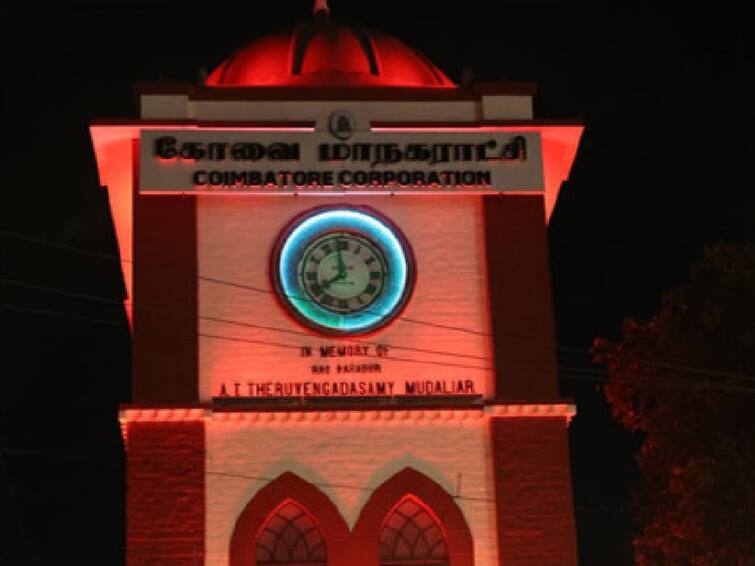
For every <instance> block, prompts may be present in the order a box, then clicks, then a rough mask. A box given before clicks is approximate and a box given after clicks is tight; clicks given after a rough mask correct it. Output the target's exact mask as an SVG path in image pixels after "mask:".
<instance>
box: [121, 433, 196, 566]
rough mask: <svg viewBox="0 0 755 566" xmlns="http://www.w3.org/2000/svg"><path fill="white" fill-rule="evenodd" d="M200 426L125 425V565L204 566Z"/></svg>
mask: <svg viewBox="0 0 755 566" xmlns="http://www.w3.org/2000/svg"><path fill="white" fill-rule="evenodd" d="M204 438H205V434H204V423H203V422H201V421H181V422H132V423H129V425H128V458H127V461H128V468H127V479H128V485H127V496H126V497H127V499H126V505H127V510H126V514H127V523H128V524H127V531H126V563H127V564H128V565H129V566H136V565H142V564H166V565H171V566H177V565H186V566H191V565H200V564H204V514H205V509H204V508H205V497H204Z"/></svg>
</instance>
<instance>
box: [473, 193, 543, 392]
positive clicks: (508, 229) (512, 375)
mask: <svg viewBox="0 0 755 566" xmlns="http://www.w3.org/2000/svg"><path fill="white" fill-rule="evenodd" d="M484 206H485V238H486V241H485V247H486V253H487V261H488V280H489V283H488V284H489V289H490V311H491V322H492V327H493V328H492V331H493V342H494V357H495V373H496V395H495V397H496V399H498V400H500V401H508V402H510V401H528V402H532V401H542V400H547V401H551V400H555V399H557V398H558V375H557V371H556V343H555V331H554V327H553V304H552V296H551V293H552V292H551V283H550V281H551V280H550V270H549V266H548V239H547V233H546V225H545V210H544V206H543V197H542V196H541V195H533V196H519V195H517V196H514V195H502V196H492V197H485V198H484Z"/></svg>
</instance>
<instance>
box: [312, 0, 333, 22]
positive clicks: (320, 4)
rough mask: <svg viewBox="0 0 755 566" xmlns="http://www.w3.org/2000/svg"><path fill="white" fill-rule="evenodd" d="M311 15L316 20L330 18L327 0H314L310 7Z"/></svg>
mask: <svg viewBox="0 0 755 566" xmlns="http://www.w3.org/2000/svg"><path fill="white" fill-rule="evenodd" d="M312 15H313V16H314V18H315V19H316V20H319V19H323V20H328V19H330V8H329V7H328V0H315V5H314V6H313V8H312Z"/></svg>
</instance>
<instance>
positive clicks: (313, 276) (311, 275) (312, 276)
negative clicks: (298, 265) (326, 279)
mask: <svg viewBox="0 0 755 566" xmlns="http://www.w3.org/2000/svg"><path fill="white" fill-rule="evenodd" d="M307 281H317V272H315V271H307Z"/></svg>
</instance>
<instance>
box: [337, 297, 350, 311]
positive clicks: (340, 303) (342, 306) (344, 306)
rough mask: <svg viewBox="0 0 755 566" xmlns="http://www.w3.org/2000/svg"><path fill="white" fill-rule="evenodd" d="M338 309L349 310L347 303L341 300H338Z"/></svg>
mask: <svg viewBox="0 0 755 566" xmlns="http://www.w3.org/2000/svg"><path fill="white" fill-rule="evenodd" d="M338 307H339V308H342V309H347V308H349V301H344V300H343V299H338Z"/></svg>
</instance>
